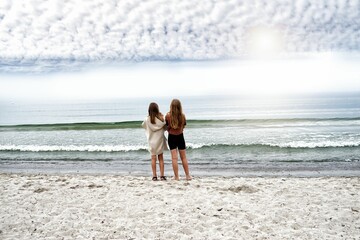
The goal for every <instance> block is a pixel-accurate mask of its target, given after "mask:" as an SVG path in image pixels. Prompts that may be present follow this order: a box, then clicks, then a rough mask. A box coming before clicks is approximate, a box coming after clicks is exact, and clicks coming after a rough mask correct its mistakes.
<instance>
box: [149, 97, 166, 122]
mask: <svg viewBox="0 0 360 240" xmlns="http://www.w3.org/2000/svg"><path fill="white" fill-rule="evenodd" d="M148 112H149V116H150V122H151V123H152V124H155V118H158V119H159V120H160V121H162V122H163V121H164V117H163V115H162V114H161V112H160V111H159V106H158V105H157V104H156V103H154V102H152V103H150V105H149V110H148Z"/></svg>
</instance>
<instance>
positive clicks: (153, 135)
mask: <svg viewBox="0 0 360 240" xmlns="http://www.w3.org/2000/svg"><path fill="white" fill-rule="evenodd" d="M141 125H142V127H143V128H145V133H146V138H147V141H148V143H149V152H150V153H151V155H159V154H161V153H163V151H164V150H168V147H167V145H166V138H165V136H164V132H165V129H166V126H165V121H164V122H162V121H160V120H159V119H157V118H155V124H152V123H151V121H150V116H148V117H146V118H145V120H144V121H143V123H142V124H141Z"/></svg>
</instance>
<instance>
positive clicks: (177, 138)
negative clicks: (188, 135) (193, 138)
mask: <svg viewBox="0 0 360 240" xmlns="http://www.w3.org/2000/svg"><path fill="white" fill-rule="evenodd" d="M168 143H169V147H170V150H173V149H176V148H178V149H179V150H184V149H186V145H185V139H184V134H182V133H181V134H179V135H172V134H169V136H168Z"/></svg>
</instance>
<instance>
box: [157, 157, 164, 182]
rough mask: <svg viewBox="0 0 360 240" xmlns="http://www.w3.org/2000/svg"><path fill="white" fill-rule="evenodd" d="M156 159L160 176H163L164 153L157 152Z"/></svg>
mask: <svg viewBox="0 0 360 240" xmlns="http://www.w3.org/2000/svg"><path fill="white" fill-rule="evenodd" d="M158 159H159V167H160V177H162V176H165V174H164V154H162V153H161V154H159V155H158Z"/></svg>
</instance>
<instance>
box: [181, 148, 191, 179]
mask: <svg viewBox="0 0 360 240" xmlns="http://www.w3.org/2000/svg"><path fill="white" fill-rule="evenodd" d="M179 153H180V158H181V162H182V165H183V168H184V172H185V175H186V180H191V176H190V173H189V164H188V160H187V158H186V150H185V149H184V150H179Z"/></svg>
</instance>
